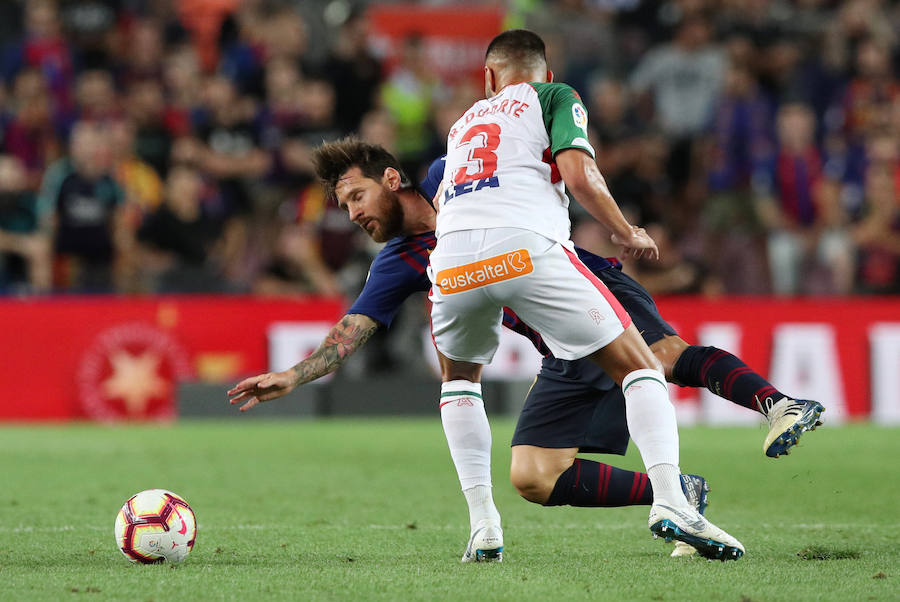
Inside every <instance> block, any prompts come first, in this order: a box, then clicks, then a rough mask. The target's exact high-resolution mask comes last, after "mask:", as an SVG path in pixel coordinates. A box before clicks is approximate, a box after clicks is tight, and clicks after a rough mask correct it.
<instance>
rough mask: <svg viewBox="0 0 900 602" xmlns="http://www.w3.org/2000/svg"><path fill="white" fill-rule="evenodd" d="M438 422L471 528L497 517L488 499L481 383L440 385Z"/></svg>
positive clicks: (488, 459) (488, 446)
mask: <svg viewBox="0 0 900 602" xmlns="http://www.w3.org/2000/svg"><path fill="white" fill-rule="evenodd" d="M440 403H441V422H442V423H443V425H444V434H445V435H446V437H447V445H448V446H449V447H450V457H451V458H453V464H454V466H456V473H457V475H459V483H460V485H461V486H462V489H463V494H464V495H465V496H466V502H467V503H468V504H469V522H470V523H471V525H472V526H474V525H475V523H477V522H478V521H479V520H481V519H484V518H496V519H497V520H499V518H500V515H499V513H498V512H497V508H496V507H495V506H494V500H493V498H492V496H491V426H490V424H489V423H488V419H487V414H485V412H484V401H482V399H481V383H473V382H470V381H467V380H451V381H449V382H445V383H443V384H442V385H441V402H440Z"/></svg>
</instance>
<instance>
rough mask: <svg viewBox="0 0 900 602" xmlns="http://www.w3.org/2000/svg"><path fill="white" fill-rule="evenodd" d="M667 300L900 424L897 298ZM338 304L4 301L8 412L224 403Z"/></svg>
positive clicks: (154, 412) (662, 303)
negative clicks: (208, 393)
mask: <svg viewBox="0 0 900 602" xmlns="http://www.w3.org/2000/svg"><path fill="white" fill-rule="evenodd" d="M658 303H659V307H660V310H661V313H662V315H663V316H664V317H665V318H666V319H667V320H668V321H669V322H670V323H671V324H672V325H673V326H675V327H676V328H677V329H678V331H679V332H680V334H681V335H682V337H683V338H684V339H686V340H687V341H689V342H691V343H696V344H700V345H715V346H717V347H722V348H725V349H728V350H729V351H732V352H734V353H736V354H738V355H740V356H741V357H742V358H743V359H744V360H745V361H746V362H747V363H748V364H749V365H750V366H751V367H753V368H754V369H756V370H757V371H759V372H761V373H762V374H763V375H766V376H767V377H768V378H769V379H770V380H771V381H772V382H773V384H775V386H777V387H778V388H780V389H782V390H783V391H784V392H785V393H789V394H795V395H797V396H809V397H814V398H816V399H819V400H820V401H822V402H823V403H825V404H826V406H828V415H829V417H834V418H837V417H843V418H845V419H854V418H865V417H867V416H869V415H870V413H871V414H872V415H873V417H875V418H876V419H879V420H880V421H883V422H886V423H897V422H900V396H898V395H897V393H896V392H897V391H898V390H900V298H880V299H815V300H783V299H771V298H747V299H736V298H729V299H722V300H708V299H699V298H683V297H678V298H663V299H660V300H658ZM343 311H344V306H343V304H342V303H341V302H340V301H336V300H322V299H297V300H261V299H257V298H252V297H159V298H124V297H91V298H75V297H73V298H66V297H64V298H52V299H39V300H31V301H13V300H4V301H0V332H2V335H0V349H2V355H0V360H2V361H0V378H2V382H3V383H4V385H5V398H4V403H3V404H0V421H4V420H70V419H85V418H92V419H100V420H105V419H110V420H116V419H122V418H126V419H129V418H138V419H145V418H150V419H167V418H171V417H172V416H173V404H172V399H173V395H174V386H175V383H177V381H178V380H180V379H191V380H206V381H210V382H221V383H223V388H222V389H223V390H222V401H223V403H225V389H226V387H225V386H224V384H225V383H230V382H234V380H235V379H236V378H238V377H240V376H242V375H247V374H252V373H257V372H261V371H265V370H266V369H268V367H269V365H270V362H271V361H272V358H270V357H269V353H270V350H271V349H272V347H271V343H272V340H271V335H272V333H273V332H275V330H274V329H273V327H274V326H276V325H278V324H286V323H287V324H289V323H308V324H310V327H311V328H312V329H313V330H315V329H321V327H322V326H323V325H324V326H327V325H328V324H331V323H334V322H335V321H336V320H337V319H338V318H339V317H340V315H341V314H342V313H343ZM312 323H317V324H312ZM316 336H317V337H318V335H316ZM317 340H318V339H317ZM310 344H313V343H310ZM304 345H306V343H304ZM306 351H308V349H306ZM529 352H530V351H529ZM304 353H305V351H304ZM425 353H429V354H430V353H431V350H430V349H428V350H426V351H425ZM292 361H293V360H292ZM423 361H424V360H423ZM706 395H708V394H707V393H704V392H702V391H701V392H699V393H698V391H697V390H695V389H673V397H674V400H675V401H676V402H677V403H678V404H679V407H681V408H690V407H692V406H702V405H703V403H704V401H703V397H704V396H706ZM728 406H730V404H725V403H722V402H721V401H720V400H717V401H716V402H715V404H713V405H712V406H711V407H712V409H713V410H715V409H716V408H720V407H726V408H727V407H728ZM698 415H699V419H700V420H703V421H711V422H715V420H714V419H713V420H711V419H710V418H711V414H709V413H708V412H705V410H704V411H700V412H698ZM723 422H727V420H723Z"/></svg>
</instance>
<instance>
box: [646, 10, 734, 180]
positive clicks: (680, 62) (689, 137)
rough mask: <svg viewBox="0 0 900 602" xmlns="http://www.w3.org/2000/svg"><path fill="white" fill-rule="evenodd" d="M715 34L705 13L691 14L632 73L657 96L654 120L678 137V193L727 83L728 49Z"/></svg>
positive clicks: (674, 162) (673, 165)
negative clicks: (715, 40)
mask: <svg viewBox="0 0 900 602" xmlns="http://www.w3.org/2000/svg"><path fill="white" fill-rule="evenodd" d="M710 36H711V32H710V25H709V23H708V22H707V21H706V19H705V18H703V17H701V16H699V15H692V16H686V17H685V18H684V19H683V21H682V22H681V23H680V24H679V25H678V28H677V30H676V32H675V37H674V38H673V40H672V41H671V42H670V43H668V44H664V45H662V46H659V47H657V48H654V49H651V50H650V51H649V52H648V53H647V54H646V55H645V56H644V58H643V59H642V60H641V62H640V63H639V64H638V66H637V69H636V70H635V71H634V73H632V74H631V79H630V84H631V87H632V89H633V90H634V91H635V92H636V93H637V94H638V95H643V96H644V97H645V98H646V97H647V96H649V97H650V98H651V99H652V108H653V110H652V115H653V121H654V122H655V123H656V124H658V126H659V127H660V128H661V129H662V131H663V132H664V133H665V134H666V136H668V137H669V138H670V139H671V140H672V144H671V153H670V157H669V165H668V170H669V175H670V177H671V179H672V181H673V184H674V185H675V187H676V194H677V193H678V191H679V190H680V189H682V188H683V187H684V186H685V185H686V184H687V181H688V178H689V176H690V172H691V159H692V154H693V141H694V139H695V138H696V137H697V136H699V135H700V134H702V133H703V132H705V131H706V130H707V127H708V126H709V123H710V121H711V119H712V116H713V109H714V107H715V104H716V101H717V99H718V97H719V94H720V92H721V89H722V85H723V83H724V78H725V68H726V57H725V53H724V52H723V51H722V49H721V48H719V47H718V46H717V45H715V44H712V43H711V42H710ZM644 104H646V103H644ZM649 114H650V113H648V112H647V111H645V116H646V115H649Z"/></svg>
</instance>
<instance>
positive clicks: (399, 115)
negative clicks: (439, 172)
mask: <svg viewBox="0 0 900 602" xmlns="http://www.w3.org/2000/svg"><path fill="white" fill-rule="evenodd" d="M440 95H441V94H440V82H439V81H438V79H437V77H436V76H435V73H434V70H433V69H432V68H431V66H430V65H429V64H428V60H427V57H426V56H425V47H424V42H423V40H422V39H421V38H420V37H417V36H410V37H407V38H406V39H404V40H403V43H402V47H401V49H400V60H399V63H398V64H397V66H396V67H395V68H394V70H393V72H392V73H391V74H390V76H389V77H388V78H387V80H386V81H385V82H384V83H383V84H382V86H381V104H382V106H384V108H386V109H387V110H388V111H389V112H390V113H391V116H392V117H393V118H394V122H395V123H396V124H397V153H398V154H397V159H399V160H400V162H401V163H402V164H403V167H404V169H405V170H406V173H411V174H415V173H419V166H420V165H421V164H422V163H423V162H425V161H426V160H427V161H430V160H431V159H433V157H427V158H426V157H424V156H423V154H424V152H425V150H426V149H427V147H428V143H429V141H430V138H429V131H428V124H429V119H430V117H431V113H432V111H433V109H434V102H435V99H436V98H437V97H438V96H440ZM457 117H458V115H457Z"/></svg>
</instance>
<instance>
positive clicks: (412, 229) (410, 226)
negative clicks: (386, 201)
mask: <svg viewBox="0 0 900 602" xmlns="http://www.w3.org/2000/svg"><path fill="white" fill-rule="evenodd" d="M400 202H401V203H402V205H403V234H404V235H406V236H414V235H416V234H424V233H426V232H433V231H434V227H435V215H436V214H435V212H434V208H432V206H431V204H430V203H429V202H428V201H426V200H425V199H424V198H422V197H421V195H419V194H418V193H417V192H411V191H410V193H408V194H403V193H401V194H400Z"/></svg>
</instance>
